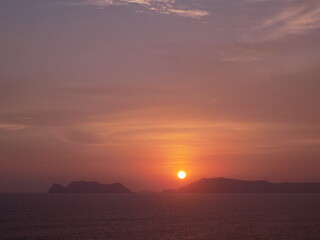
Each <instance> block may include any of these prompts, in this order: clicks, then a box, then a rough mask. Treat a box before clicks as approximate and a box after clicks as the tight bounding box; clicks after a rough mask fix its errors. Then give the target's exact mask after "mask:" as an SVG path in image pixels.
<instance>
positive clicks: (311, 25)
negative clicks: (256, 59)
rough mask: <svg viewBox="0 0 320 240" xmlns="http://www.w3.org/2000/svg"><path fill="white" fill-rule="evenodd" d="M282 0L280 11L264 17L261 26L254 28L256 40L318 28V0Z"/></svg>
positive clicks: (319, 24) (319, 22) (276, 37)
mask: <svg viewBox="0 0 320 240" xmlns="http://www.w3.org/2000/svg"><path fill="white" fill-rule="evenodd" d="M270 1H271V0H270ZM255 2H257V0H255ZM282 2H283V3H284V5H283V7H282V9H281V10H280V11H278V12H277V13H276V14H274V15H272V16H270V17H269V18H267V19H265V20H264V22H262V25H261V26H259V27H258V28H256V29H254V33H255V34H257V33H258V37H257V38H258V40H273V39H278V38H282V37H285V36H288V35H300V34H303V33H306V32H307V31H310V30H312V29H316V28H320V1H314V0H295V1H292V0H290V1H289V0H282Z"/></svg>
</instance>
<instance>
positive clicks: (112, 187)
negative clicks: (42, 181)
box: [49, 181, 131, 193]
mask: <svg viewBox="0 0 320 240" xmlns="http://www.w3.org/2000/svg"><path fill="white" fill-rule="evenodd" d="M49 193H131V191H130V189H128V188H127V187H125V186H124V185H122V184H121V183H113V184H102V183H98V182H84V181H80V182H71V183H70V184H69V185H68V186H67V187H63V186H61V185H60V184H57V183H55V184H53V185H52V187H51V188H50V189H49Z"/></svg>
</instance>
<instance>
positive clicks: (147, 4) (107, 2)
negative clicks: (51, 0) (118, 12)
mask: <svg viewBox="0 0 320 240" xmlns="http://www.w3.org/2000/svg"><path fill="white" fill-rule="evenodd" d="M66 4H68V5H70V6H96V7H100V8H104V7H108V6H112V5H115V6H128V5H133V4H135V5H138V6H139V7H142V8H143V9H142V10H141V11H142V12H156V13H158V14H173V15H177V16H181V17H189V18H201V17H205V16H207V15H209V12H207V11H205V10H200V9H195V8H194V7H193V6H188V7H187V6H181V5H179V6H178V4H177V2H176V0H79V1H75V2H67V3H66ZM141 11H140V12H141Z"/></svg>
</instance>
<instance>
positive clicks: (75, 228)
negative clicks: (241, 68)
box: [0, 193, 320, 240]
mask: <svg viewBox="0 0 320 240" xmlns="http://www.w3.org/2000/svg"><path fill="white" fill-rule="evenodd" d="M0 239H1V240H51V239H57V240H64V239H65V240H82V239H88V240H91V239H97V240H98V239H99V240H100V239H115V240H120V239H146V240H149V239H150V240H157V239H161V240H166V239H172V240H175V239H199V240H200V239H201V240H204V239H208V240H209V239H212V240H237V239H243V240H251V239H257V240H260V239H261V240H262V239H263V240H271V239H275V240H284V239H285V240H320V194H161V193H132V194H0Z"/></svg>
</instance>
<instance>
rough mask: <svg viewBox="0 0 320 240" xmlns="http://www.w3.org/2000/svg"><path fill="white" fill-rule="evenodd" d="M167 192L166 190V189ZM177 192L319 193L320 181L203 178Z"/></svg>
mask: <svg viewBox="0 0 320 240" xmlns="http://www.w3.org/2000/svg"><path fill="white" fill-rule="evenodd" d="M166 192H168V191H166ZM175 192H178V193H320V183H312V182H305V183H289V182H284V183H270V182H267V181H263V180H261V181H243V180H236V179H228V178H203V179H201V180H199V181H197V182H194V183H191V184H189V185H187V186H184V187H181V188H179V189H178V190H177V191H175Z"/></svg>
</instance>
